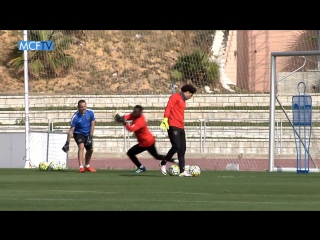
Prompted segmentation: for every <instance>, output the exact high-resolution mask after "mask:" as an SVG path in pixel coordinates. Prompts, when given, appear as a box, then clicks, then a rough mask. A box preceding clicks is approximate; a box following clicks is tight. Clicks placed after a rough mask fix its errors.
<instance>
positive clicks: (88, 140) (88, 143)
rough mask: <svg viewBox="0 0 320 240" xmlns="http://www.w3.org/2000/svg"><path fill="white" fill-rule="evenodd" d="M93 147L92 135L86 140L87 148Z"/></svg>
mask: <svg viewBox="0 0 320 240" xmlns="http://www.w3.org/2000/svg"><path fill="white" fill-rule="evenodd" d="M92 147H93V142H92V136H89V137H88V138H87V141H86V148H88V149H91V148H92Z"/></svg>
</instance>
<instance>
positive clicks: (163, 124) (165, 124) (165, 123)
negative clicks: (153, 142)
mask: <svg viewBox="0 0 320 240" xmlns="http://www.w3.org/2000/svg"><path fill="white" fill-rule="evenodd" d="M160 127H161V128H162V130H163V131H167V130H168V129H169V123H168V118H166V117H165V118H164V119H163V120H162V122H161V124H160Z"/></svg>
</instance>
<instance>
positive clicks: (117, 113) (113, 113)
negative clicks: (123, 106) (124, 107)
mask: <svg viewBox="0 0 320 240" xmlns="http://www.w3.org/2000/svg"><path fill="white" fill-rule="evenodd" d="M117 115H120V114H119V112H118V111H117V110H114V111H113V112H112V117H113V118H115V117H116V116H117Z"/></svg>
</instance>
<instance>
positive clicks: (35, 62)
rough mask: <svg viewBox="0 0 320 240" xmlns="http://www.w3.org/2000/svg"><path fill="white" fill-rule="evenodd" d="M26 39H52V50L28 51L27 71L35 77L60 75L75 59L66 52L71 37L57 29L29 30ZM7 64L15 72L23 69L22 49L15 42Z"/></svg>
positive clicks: (72, 64)
mask: <svg viewBox="0 0 320 240" xmlns="http://www.w3.org/2000/svg"><path fill="white" fill-rule="evenodd" d="M28 41H53V43H54V50H53V51H28V67H29V68H28V72H29V74H30V75H31V76H33V77H35V78H40V77H41V76H46V78H48V77H49V78H55V77H59V76H62V75H64V74H66V73H67V72H68V70H69V69H70V68H71V67H72V66H74V64H75V59H74V58H73V57H72V56H70V55H69V54H67V53H66V50H67V49H69V48H70V44H71V39H70V38H69V37H67V36H65V35H63V34H61V32H60V31H58V30H29V31H28ZM8 66H9V67H10V69H11V70H12V71H13V72H14V73H15V74H21V73H23V71H24V57H23V51H21V50H19V49H18V46H17V43H15V45H14V47H13V48H12V51H11V54H10V61H9V63H8Z"/></svg>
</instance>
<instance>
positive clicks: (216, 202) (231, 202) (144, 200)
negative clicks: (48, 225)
mask: <svg viewBox="0 0 320 240" xmlns="http://www.w3.org/2000/svg"><path fill="white" fill-rule="evenodd" d="M1 200H4V201H8V200H10V201H74V200H75V199H74V198H56V199H55V198H21V199H19V198H0V201H1ZM77 201H98V202H121V201H122V202H163V200H156V199H154V200H152V199H122V198H121V199H105V198H104V199H77ZM166 202H175V203H212V204H281V205H283V204H286V205H288V204H291V205H296V204H297V203H295V202H269V201H268V202H246V201H243V202H241V201H188V200H168V199H166ZM300 203H305V204H319V203H320V202H300Z"/></svg>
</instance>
